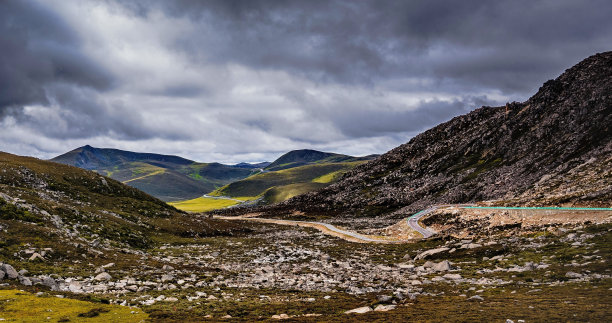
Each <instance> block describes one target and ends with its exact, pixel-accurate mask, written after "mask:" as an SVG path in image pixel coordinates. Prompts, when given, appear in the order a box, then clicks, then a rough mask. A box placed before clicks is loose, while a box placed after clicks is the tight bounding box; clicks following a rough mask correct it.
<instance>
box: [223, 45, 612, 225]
mask: <svg viewBox="0 0 612 323" xmlns="http://www.w3.org/2000/svg"><path fill="white" fill-rule="evenodd" d="M610 93H612V52H605V53H601V54H596V55H593V56H591V57H589V58H587V59H585V60H583V61H582V62H580V63H579V64H577V65H575V66H574V67H572V68H570V69H568V70H567V71H565V73H563V74H562V75H561V76H559V77H558V78H557V79H555V80H550V81H548V82H546V83H545V84H544V85H543V86H542V87H541V88H540V89H539V91H538V92H537V93H536V94H535V95H534V96H532V97H531V98H530V99H529V100H527V101H526V102H522V103H519V102H513V103H508V104H507V105H506V106H502V107H494V108H492V107H482V108H480V109H476V110H474V111H472V112H470V113H468V114H466V115H462V116H459V117H456V118H453V119H452V120H451V121H448V122H446V123H444V124H441V125H439V126H437V127H434V128H432V129H430V130H428V131H426V132H424V133H422V134H420V135H418V136H416V137H414V138H413V139H412V140H410V141H409V142H408V143H406V144H404V145H401V146H399V147H397V148H395V149H393V150H391V151H389V152H388V153H386V154H384V155H382V156H380V157H379V158H377V159H375V160H373V161H371V162H369V163H366V164H364V165H361V166H359V167H356V168H355V169H354V170H352V171H350V172H348V173H346V174H345V175H344V177H343V178H342V179H341V180H340V181H339V182H337V183H335V184H333V185H331V186H328V187H326V188H323V189H321V190H319V191H316V192H312V193H308V194H305V195H301V196H298V197H295V198H293V199H291V200H288V201H286V202H284V203H282V204H279V205H275V206H272V207H267V208H265V207H264V208H260V209H259V210H257V211H258V212H264V213H265V214H267V215H278V214H287V215H291V214H294V213H296V212H298V213H301V214H302V213H304V214H314V215H324V216H336V217H337V216H344V217H360V216H362V217H380V216H387V217H405V216H406V214H411V213H413V212H415V211H418V210H420V209H424V208H426V207H428V206H429V205H432V204H445V203H466V202H477V201H484V200H497V201H498V204H505V205H517V204H520V205H565V206H573V205H580V206H604V207H608V206H609V205H610V201H611V200H612V183H611V180H610V174H611V172H612V167H611V164H612V158H611V157H610V156H612V128H611V125H612V95H610ZM250 211H252V210H250ZM232 212H245V211H244V210H243V211H238V210H232Z"/></svg>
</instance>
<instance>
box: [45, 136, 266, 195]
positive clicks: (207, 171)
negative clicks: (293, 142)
mask: <svg viewBox="0 0 612 323" xmlns="http://www.w3.org/2000/svg"><path fill="white" fill-rule="evenodd" d="M51 161H54V162H57V163H61V164H66V165H72V166H76V167H80V168H84V169H88V170H93V171H96V172H98V173H99V174H102V175H105V176H108V177H111V178H113V179H116V180H118V181H121V182H123V183H125V184H127V185H130V186H132V187H135V188H138V189H140V190H142V191H144V192H146V193H149V194H151V195H153V196H155V197H157V198H159V199H161V200H164V201H177V200H185V199H192V198H196V197H198V196H201V195H202V194H204V193H208V192H211V191H213V190H215V189H216V188H218V187H222V186H224V185H226V184H228V183H231V182H233V181H236V180H239V179H242V178H245V177H247V176H249V175H252V174H254V173H256V172H258V171H259V169H261V168H262V166H264V167H265V166H267V165H268V164H269V163H261V164H247V163H242V164H239V165H234V166H232V165H223V164H219V163H198V162H195V161H193V160H189V159H185V158H182V157H178V156H170V155H160V154H149V153H136V152H131V151H125V150H119V149H109V148H95V147H91V146H89V145H88V146H83V147H79V148H77V149H75V150H72V151H69V152H67V153H65V154H63V155H60V156H57V157H55V158H53V159H51Z"/></svg>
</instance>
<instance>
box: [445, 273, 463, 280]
mask: <svg viewBox="0 0 612 323" xmlns="http://www.w3.org/2000/svg"><path fill="white" fill-rule="evenodd" d="M442 278H444V279H450V280H457V279H461V275H459V274H446V275H444V276H442Z"/></svg>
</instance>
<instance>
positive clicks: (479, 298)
mask: <svg viewBox="0 0 612 323" xmlns="http://www.w3.org/2000/svg"><path fill="white" fill-rule="evenodd" d="M468 301H484V298H482V297H481V296H480V295H474V296H472V297H470V298H468Z"/></svg>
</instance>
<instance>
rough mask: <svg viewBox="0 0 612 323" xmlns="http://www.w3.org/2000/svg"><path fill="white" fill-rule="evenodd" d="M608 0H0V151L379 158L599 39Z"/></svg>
mask: <svg viewBox="0 0 612 323" xmlns="http://www.w3.org/2000/svg"><path fill="white" fill-rule="evenodd" d="M610 17H612V2H610V1H609V0H574V1H568V0H550V1H537V0H514V1H485V0H483V1H472V0H462V1H454V0H447V1H438V0H423V1H385V0H376V1H367V0H364V1H361V0H360V1H353V0H347V1H318V0H309V1H302V0H300V1H291V0H288V1H276V0H266V1H259V0H245V1H238V0H219V1H196V0H193V1H190V0H174V1H165V0H134V1H121V0H95V1H94V0H92V1H87V0H1V1H0V151H5V152H10V153H13V154H19V155H28V156H35V157H38V158H45V159H46V158H51V157H54V156H56V155H59V154H61V153H64V152H67V151H69V150H72V149H74V148H76V147H79V146H83V145H87V144H89V145H91V146H94V147H108V148H118V149H124V150H132V151H140V152H153V153H162V154H173V155H179V156H182V157H186V158H190V159H193V160H196V161H200V162H213V161H217V162H224V163H238V162H243V161H246V162H256V161H264V160H267V161H271V160H274V159H275V158H277V157H278V156H280V155H281V154H283V153H285V152H287V151H289V150H294V149H305V148H309V149H317V150H323V151H331V152H337V153H344V154H349V155H355V156H362V155H368V154H380V153H384V152H386V151H388V150H390V149H392V148H394V147H396V146H398V145H400V144H403V143H406V142H408V141H409V140H410V138H411V137H413V136H415V135H417V134H418V133H420V132H422V131H424V130H427V129H428V128H431V127H433V126H435V125H437V124H440V123H442V122H445V121H448V120H450V119H451V118H453V117H455V116H458V115H461V114H465V113H467V112H469V111H471V110H473V109H476V108H479V107H481V106H483V105H487V106H498V105H503V104H505V103H506V102H512V101H524V100H526V99H527V98H529V97H530V96H531V95H533V94H534V93H535V92H536V91H537V90H538V88H539V87H540V85H541V84H542V83H543V82H545V81H546V80H548V79H552V78H555V77H557V76H558V75H559V74H561V73H562V72H563V71H564V70H565V69H567V68H569V67H571V66H572V65H574V64H576V63H578V62H579V61H580V60H582V59H584V58H586V57H588V56H590V55H592V54H595V53H597V52H603V51H608V50H610V49H611V48H610V47H611V44H612V19H610Z"/></svg>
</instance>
